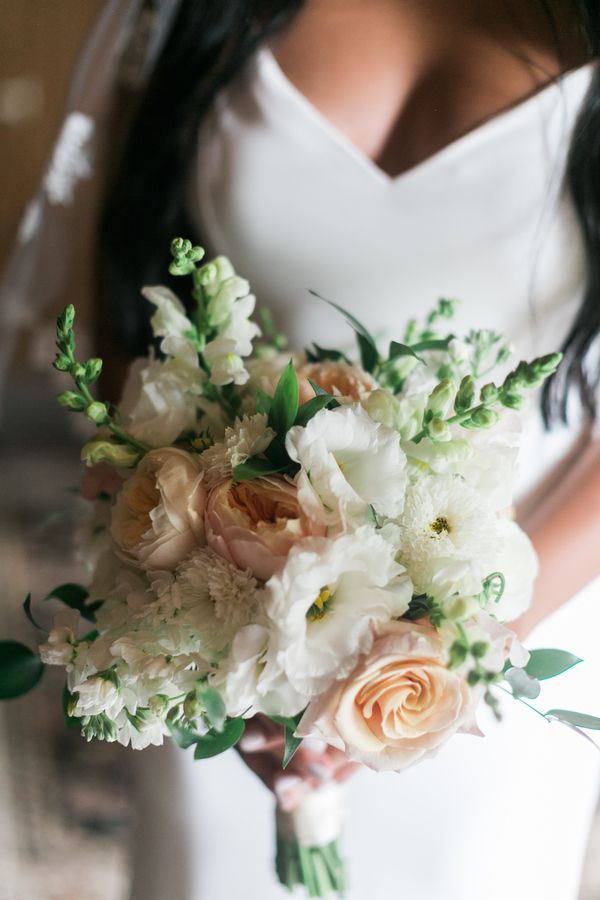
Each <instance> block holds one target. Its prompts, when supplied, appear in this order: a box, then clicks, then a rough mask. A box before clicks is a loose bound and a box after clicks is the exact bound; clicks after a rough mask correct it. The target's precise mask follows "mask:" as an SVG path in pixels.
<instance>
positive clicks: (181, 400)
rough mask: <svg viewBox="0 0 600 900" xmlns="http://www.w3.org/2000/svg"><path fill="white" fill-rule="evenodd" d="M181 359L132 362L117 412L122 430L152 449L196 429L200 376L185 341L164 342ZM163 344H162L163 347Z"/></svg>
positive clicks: (197, 366) (196, 362) (192, 350)
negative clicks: (121, 418)
mask: <svg viewBox="0 0 600 900" xmlns="http://www.w3.org/2000/svg"><path fill="white" fill-rule="evenodd" d="M165 341H170V342H171V343H170V344H169V346H171V349H174V347H173V344H174V343H175V342H176V341H177V342H179V343H180V346H179V349H180V350H181V351H182V355H181V356H173V357H168V358H167V359H166V360H158V359H151V360H150V362H148V361H147V360H136V362H134V363H133V365H132V366H131V369H130V371H129V376H128V378H127V382H126V384H125V389H124V392H123V397H122V400H121V403H120V405H119V409H120V411H121V413H122V414H123V417H124V427H125V429H126V430H127V431H128V432H129V433H130V434H132V435H133V436H134V437H136V438H137V439H138V440H140V441H144V442H145V443H147V444H150V445H151V446H152V447H167V446H169V445H170V444H172V443H173V441H175V440H176V439H177V438H178V437H179V435H180V434H181V433H182V432H184V431H190V430H191V431H193V430H195V428H196V421H197V418H198V411H199V409H200V407H201V402H202V401H201V396H200V394H201V392H202V382H203V381H204V375H203V373H202V372H201V370H200V368H199V364H198V355H197V353H196V351H195V350H194V348H193V346H192V345H191V344H190V342H189V341H186V340H185V339H180V338H173V339H171V338H165ZM165 341H163V344H164V343H165Z"/></svg>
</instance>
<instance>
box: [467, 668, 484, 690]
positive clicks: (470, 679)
mask: <svg viewBox="0 0 600 900" xmlns="http://www.w3.org/2000/svg"><path fill="white" fill-rule="evenodd" d="M480 681H481V675H480V674H479V672H475V671H471V672H469V674H468V675H467V684H468V685H469V686H470V687H475V685H476V684H479V682H480Z"/></svg>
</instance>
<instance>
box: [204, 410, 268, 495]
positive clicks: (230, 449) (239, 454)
mask: <svg viewBox="0 0 600 900" xmlns="http://www.w3.org/2000/svg"><path fill="white" fill-rule="evenodd" d="M274 437H275V432H274V431H273V429H272V428H269V427H268V426H267V416H266V415H264V414H263V413H257V414H256V415H254V416H243V417H242V418H241V419H236V420H235V422H234V423H233V425H232V426H229V427H227V428H226V429H225V436H224V438H223V441H221V442H219V443H217V444H213V446H212V447H209V448H208V449H207V450H205V451H204V453H203V454H202V455H201V457H200V464H201V466H202V469H203V471H204V482H205V484H206V486H207V487H208V488H210V487H212V486H213V485H215V484H217V482H219V481H226V480H227V479H228V478H231V476H232V472H233V469H235V467H236V466H239V465H241V463H245V462H246V460H247V459H249V458H250V457H251V456H256V455H257V454H259V453H262V452H263V451H264V450H266V449H267V447H268V446H269V444H270V443H271V441H272V440H273V438H274Z"/></svg>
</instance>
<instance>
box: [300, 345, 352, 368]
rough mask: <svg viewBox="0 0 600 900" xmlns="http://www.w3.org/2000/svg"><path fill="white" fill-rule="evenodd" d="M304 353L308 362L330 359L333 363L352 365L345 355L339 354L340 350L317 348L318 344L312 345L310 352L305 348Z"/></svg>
mask: <svg viewBox="0 0 600 900" xmlns="http://www.w3.org/2000/svg"><path fill="white" fill-rule="evenodd" d="M304 352H305V353H306V358H307V359H308V361H309V362H313V363H314V362H323V360H325V359H332V360H333V361H334V362H340V361H341V362H345V363H347V364H348V365H349V366H351V365H352V362H351V361H350V360H349V359H348V357H347V356H346V354H345V353H342V352H341V350H333V349H331V348H329V347H319V345H318V344H313V349H312V350H309V349H308V348H307V349H306V350H305V351H304Z"/></svg>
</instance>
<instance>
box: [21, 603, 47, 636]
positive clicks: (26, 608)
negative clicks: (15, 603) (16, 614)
mask: <svg viewBox="0 0 600 900" xmlns="http://www.w3.org/2000/svg"><path fill="white" fill-rule="evenodd" d="M23 612H24V613H25V615H26V616H27V618H28V619H29V621H30V622H31V624H32V625H33V626H34V628H37V629H38V631H45V630H46V629H45V628H42V627H41V625H38V623H37V622H36V621H35V619H34V618H33V613H32V612H31V594H27V596H26V597H25V599H24V600H23Z"/></svg>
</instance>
